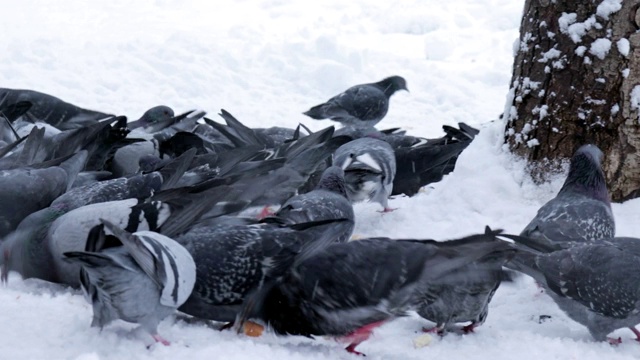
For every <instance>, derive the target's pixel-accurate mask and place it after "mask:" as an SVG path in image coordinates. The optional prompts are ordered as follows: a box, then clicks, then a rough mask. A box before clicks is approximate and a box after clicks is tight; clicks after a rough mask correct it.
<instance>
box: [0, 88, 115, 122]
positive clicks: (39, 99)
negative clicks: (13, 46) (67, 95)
mask: <svg viewBox="0 0 640 360" xmlns="http://www.w3.org/2000/svg"><path fill="white" fill-rule="evenodd" d="M21 101H28V102H30V103H31V107H30V108H29V110H28V111H27V113H26V115H24V116H23V118H24V117H27V118H28V119H29V121H30V122H35V121H42V122H46V123H48V124H50V125H52V126H55V127H56V128H58V129H60V130H68V129H76V128H80V127H83V126H86V125H90V124H95V123H97V122H98V121H99V120H101V119H105V118H108V117H110V116H111V115H109V114H105V113H102V112H98V111H93V110H87V109H83V108H80V107H78V106H75V105H73V104H70V103H68V102H65V101H62V100H60V99H59V98H57V97H55V96H51V95H48V94H44V93H41V92H37V91H33V90H19V89H7V88H0V104H1V103H4V102H6V103H7V104H13V103H18V102H21Z"/></svg>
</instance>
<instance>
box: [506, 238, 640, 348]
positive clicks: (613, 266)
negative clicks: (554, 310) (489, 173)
mask: <svg viewBox="0 0 640 360" xmlns="http://www.w3.org/2000/svg"><path fill="white" fill-rule="evenodd" d="M503 236H505V237H507V238H509V239H512V240H514V241H515V242H516V243H517V244H518V252H517V253H516V254H515V256H514V257H513V259H512V260H511V263H513V264H515V265H516V267H517V269H518V270H519V271H521V272H523V273H525V274H527V275H529V276H531V277H532V278H534V279H535V280H536V281H537V282H538V283H539V284H541V286H542V287H543V288H544V289H545V290H546V291H545V292H546V293H547V294H548V295H549V296H551V298H552V299H553V300H554V301H555V302H556V304H558V306H559V307H560V309H561V310H562V311H564V312H565V313H566V314H567V315H568V316H569V317H570V318H571V319H573V320H574V321H576V322H578V323H580V324H582V325H584V326H586V327H587V329H588V330H589V333H590V334H591V336H593V338H594V339H595V340H597V341H605V340H608V341H609V342H610V343H612V344H619V343H620V342H621V341H622V340H621V339H620V338H616V339H612V338H607V335H608V334H609V333H611V332H612V331H614V330H617V329H620V328H625V327H626V328H629V330H631V331H632V332H633V333H634V334H635V335H636V337H637V339H636V340H638V341H640V331H638V330H637V329H636V328H635V326H636V325H637V324H638V323H640V290H638V289H639V288H640V287H639V285H640V278H639V277H638V273H640V239H638V238H628V237H615V238H609V239H600V240H599V241H598V242H587V241H581V242H559V243H558V242H556V243H551V242H548V241H545V240H544V239H537V238H527V237H522V236H513V235H503Z"/></svg>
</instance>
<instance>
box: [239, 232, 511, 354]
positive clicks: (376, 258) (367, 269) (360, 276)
mask: <svg viewBox="0 0 640 360" xmlns="http://www.w3.org/2000/svg"><path fill="white" fill-rule="evenodd" d="M497 233H498V231H493V232H487V233H485V234H478V235H472V236H469V237H465V238H462V239H458V240H450V241H445V242H438V241H433V240H392V239H387V238H373V239H362V240H358V241H351V242H347V243H337V244H332V245H329V246H328V247H326V248H324V249H322V250H320V251H318V252H315V253H313V254H310V255H308V256H306V258H304V259H299V260H296V261H294V262H293V264H292V266H291V267H290V268H289V269H288V270H287V271H286V272H283V275H282V276H280V277H278V278H275V279H273V280H272V281H271V282H266V283H265V284H264V286H262V287H261V289H260V290H259V291H258V292H256V293H255V295H253V296H252V297H251V301H248V302H247V308H246V309H245V310H244V313H246V314H247V316H246V318H247V319H250V318H253V319H259V320H262V321H264V322H265V323H267V325H268V326H270V327H271V328H272V329H273V330H274V331H275V332H276V333H277V334H291V335H303V336H309V337H311V336H323V335H329V336H336V337H343V340H346V341H348V342H349V343H350V344H349V345H348V346H347V348H346V350H347V351H348V352H351V353H356V354H360V353H359V352H358V351H356V349H355V348H356V346H357V345H358V344H360V343H361V342H363V341H365V340H366V339H367V338H368V337H369V336H370V335H371V333H372V331H373V329H374V328H375V327H377V326H380V325H382V324H383V323H385V322H387V321H390V320H392V319H394V318H396V317H399V316H405V315H406V314H407V311H409V310H411V308H412V305H413V304H414V303H415V301H416V299H417V296H418V295H419V294H420V293H421V291H422V290H424V289H425V288H427V287H428V286H430V284H431V283H432V282H434V281H435V282H438V281H439V279H440V278H442V277H443V276H446V277H447V278H448V281H449V282H450V285H451V286H455V284H456V283H457V282H459V281H461V282H462V283H465V282H467V281H469V279H477V280H482V279H484V277H485V276H486V273H485V272H484V271H478V270H479V269H482V268H483V267H482V265H480V264H483V261H482V259H484V258H487V257H488V258H497V257H508V256H510V255H511V254H512V253H513V250H512V249H511V246H509V244H507V243H506V242H503V241H498V240H497V239H496V234H497ZM474 262H475V263H477V264H479V265H478V269H471V268H469V267H466V266H467V265H469V264H472V263H474ZM491 267H493V266H491ZM463 269H467V270H466V271H464V270H463ZM455 271H460V272H459V273H458V274H456V275H455V276H454V275H451V276H448V275H449V274H451V273H452V272H455Z"/></svg>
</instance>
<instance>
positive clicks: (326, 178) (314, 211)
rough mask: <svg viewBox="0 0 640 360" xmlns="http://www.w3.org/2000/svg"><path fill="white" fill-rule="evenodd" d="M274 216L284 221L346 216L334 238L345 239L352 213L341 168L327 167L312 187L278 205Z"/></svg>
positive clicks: (352, 223) (351, 225)
mask: <svg viewBox="0 0 640 360" xmlns="http://www.w3.org/2000/svg"><path fill="white" fill-rule="evenodd" d="M274 218H275V219H276V220H277V221H279V222H283V223H285V224H300V223H306V222H313V221H321V220H331V219H348V220H350V221H347V222H344V224H343V225H340V226H344V228H345V229H344V232H343V233H342V234H341V235H339V236H338V241H341V242H343V241H347V240H348V239H349V238H350V237H351V234H352V233H353V227H354V225H355V215H354V213H353V206H352V205H351V202H350V201H349V199H348V196H347V189H346V186H345V181H344V171H342V169H341V168H340V167H338V166H331V167H329V168H327V169H326V170H325V171H324V173H323V174H322V178H320V181H319V182H318V185H317V186H316V188H315V189H314V190H312V191H310V192H308V193H304V194H300V195H295V196H293V197H291V198H290V199H289V200H287V201H286V202H285V203H284V204H282V206H281V207H280V209H278V211H277V212H276V213H275V214H274ZM263 221H265V222H269V221H270V218H269V217H267V218H265V219H264V220H263ZM336 226H338V225H336Z"/></svg>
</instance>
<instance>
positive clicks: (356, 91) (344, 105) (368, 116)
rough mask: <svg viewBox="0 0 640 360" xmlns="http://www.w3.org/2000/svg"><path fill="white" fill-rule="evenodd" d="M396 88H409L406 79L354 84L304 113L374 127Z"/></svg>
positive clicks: (389, 78) (382, 115)
mask: <svg viewBox="0 0 640 360" xmlns="http://www.w3.org/2000/svg"><path fill="white" fill-rule="evenodd" d="M398 90H407V91H408V89H407V82H406V81H405V79H404V78H402V77H400V76H391V77H388V78H386V79H384V80H381V81H378V82H375V83H370V84H362V85H355V86H352V87H350V88H349V89H347V90H346V91H345V92H343V93H340V94H338V95H336V96H334V97H332V98H331V99H329V100H327V102H325V103H323V104H320V105H316V106H314V107H312V108H311V109H309V110H307V111H306V112H304V114H305V115H307V116H309V117H310V118H312V119H316V120H322V119H331V120H333V121H337V122H340V123H342V124H343V125H348V126H354V127H361V126H365V127H369V126H374V125H375V124H377V123H378V122H380V120H382V119H383V118H384V117H385V115H387V111H388V110H389V98H390V97H391V95H393V94H394V93H395V92H396V91H398Z"/></svg>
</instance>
